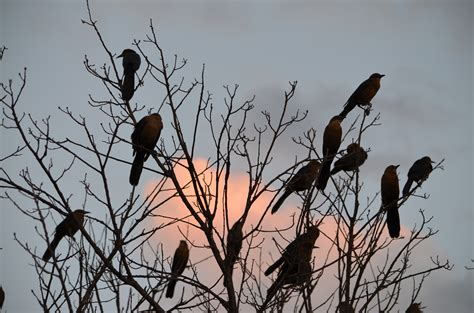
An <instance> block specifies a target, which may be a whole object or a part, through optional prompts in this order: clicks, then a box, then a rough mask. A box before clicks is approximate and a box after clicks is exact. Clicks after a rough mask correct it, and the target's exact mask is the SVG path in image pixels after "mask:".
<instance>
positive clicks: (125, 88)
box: [117, 49, 141, 101]
mask: <svg viewBox="0 0 474 313" xmlns="http://www.w3.org/2000/svg"><path fill="white" fill-rule="evenodd" d="M117 58H122V66H123V81H122V85H121V91H122V99H123V100H124V101H130V99H132V97H133V94H134V92H135V72H136V71H137V70H138V69H139V68H140V63H141V59H140V55H138V53H136V52H135V51H133V50H132V49H125V50H123V52H122V53H121V54H120V55H119V56H118V57H117Z"/></svg>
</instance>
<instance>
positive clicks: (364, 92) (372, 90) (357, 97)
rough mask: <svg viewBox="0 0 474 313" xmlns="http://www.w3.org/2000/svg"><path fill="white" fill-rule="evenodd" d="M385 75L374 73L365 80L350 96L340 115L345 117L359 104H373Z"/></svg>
mask: <svg viewBox="0 0 474 313" xmlns="http://www.w3.org/2000/svg"><path fill="white" fill-rule="evenodd" d="M384 76H385V75H383V74H379V73H373V74H372V75H370V77H369V78H368V79H367V80H365V81H363V82H362V83H361V84H360V85H359V87H357V89H356V90H355V91H354V92H353V93H352V95H351V96H350V97H349V99H348V100H347V102H346V104H345V105H344V109H343V110H342V112H341V113H340V114H339V115H340V116H341V117H342V118H343V119H344V118H346V116H347V114H349V112H350V111H352V110H353V109H354V108H355V107H356V106H357V105H359V106H372V104H371V103H370V101H372V98H373V97H374V96H375V95H376V94H377V91H379V88H380V79H381V78H382V77H384Z"/></svg>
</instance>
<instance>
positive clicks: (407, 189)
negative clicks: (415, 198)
mask: <svg viewBox="0 0 474 313" xmlns="http://www.w3.org/2000/svg"><path fill="white" fill-rule="evenodd" d="M412 184H413V179H411V178H408V180H407V182H406V184H405V186H404V187H403V196H404V197H405V196H407V195H408V194H409V193H410V189H411V185H412Z"/></svg>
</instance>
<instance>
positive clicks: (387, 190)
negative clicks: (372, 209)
mask: <svg viewBox="0 0 474 313" xmlns="http://www.w3.org/2000/svg"><path fill="white" fill-rule="evenodd" d="M398 167H399V165H389V166H388V167H387V168H386V169H385V172H384V173H383V175H382V181H381V194H382V210H384V211H387V227H388V232H389V233H390V237H392V238H398V237H399V236H400V216H399V215H398V198H399V197H400V187H399V185H398V175H397V168H398Z"/></svg>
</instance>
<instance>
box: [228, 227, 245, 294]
mask: <svg viewBox="0 0 474 313" xmlns="http://www.w3.org/2000/svg"><path fill="white" fill-rule="evenodd" d="M243 225H244V222H243V220H238V221H237V222H235V224H234V225H233V226H232V227H231V228H230V229H229V232H228V233H227V247H226V252H227V254H226V259H225V264H226V266H228V267H230V278H231V279H232V273H233V271H234V263H235V262H236V261H237V260H238V258H239V253H240V250H241V249H242V238H243V236H244V235H243V233H242V227H243ZM224 287H227V286H226V283H225V279H224Z"/></svg>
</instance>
